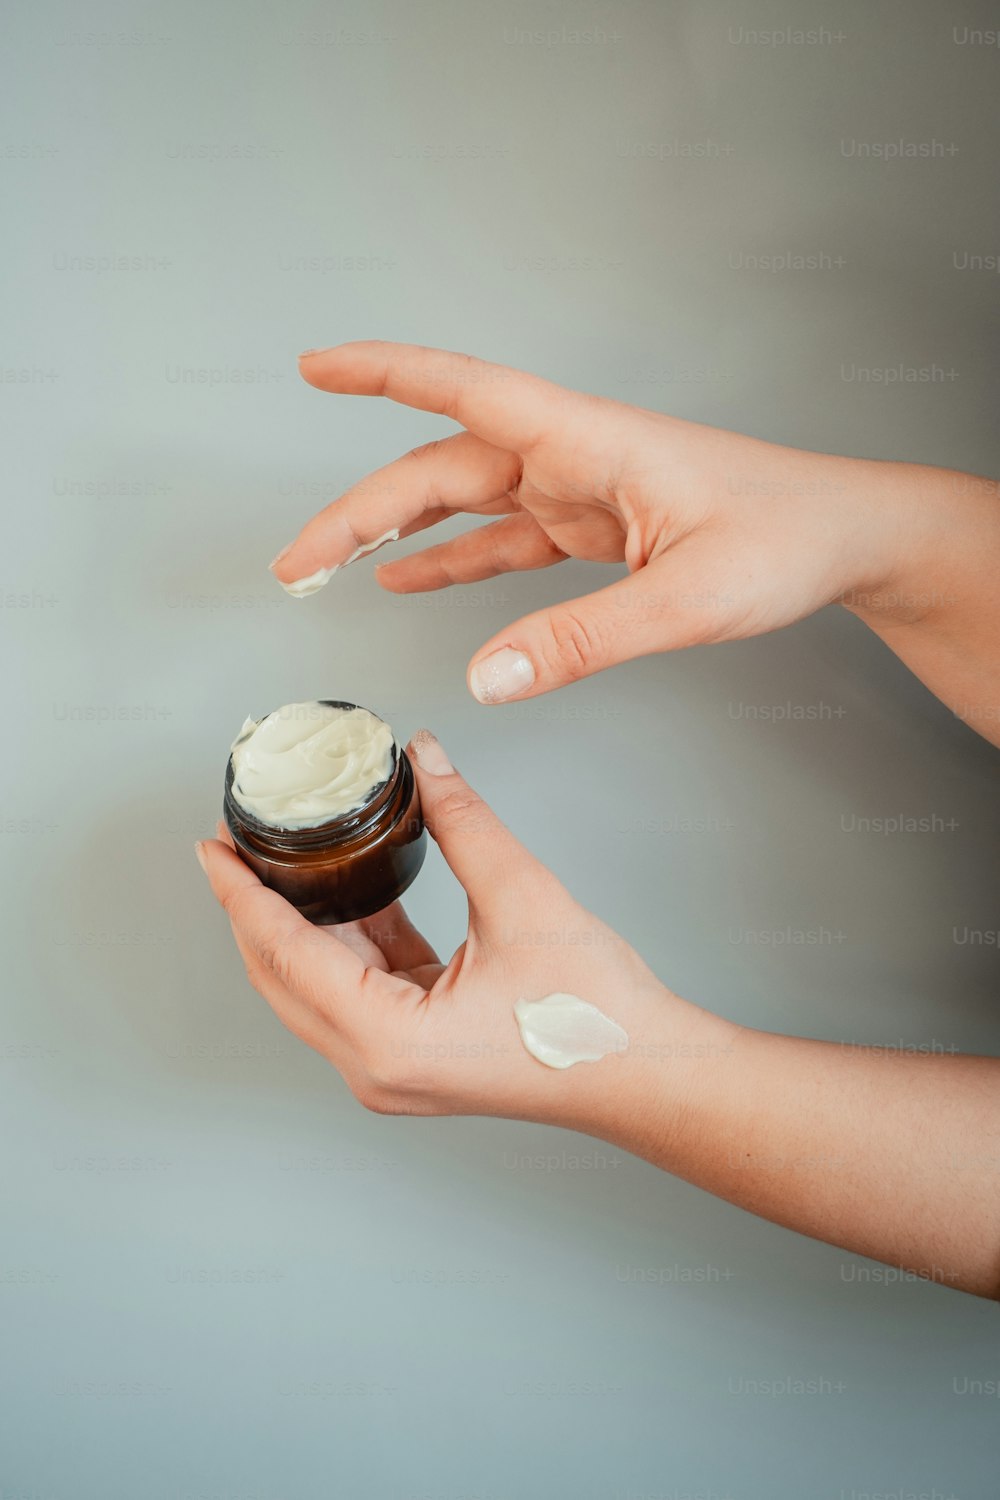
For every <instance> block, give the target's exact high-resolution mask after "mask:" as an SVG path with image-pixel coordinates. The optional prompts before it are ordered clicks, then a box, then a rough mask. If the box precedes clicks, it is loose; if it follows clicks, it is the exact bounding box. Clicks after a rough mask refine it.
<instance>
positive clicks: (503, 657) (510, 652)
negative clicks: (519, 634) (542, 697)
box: [469, 646, 535, 703]
mask: <svg viewBox="0 0 1000 1500" xmlns="http://www.w3.org/2000/svg"><path fill="white" fill-rule="evenodd" d="M534 680H535V669H534V667H533V666H532V665H531V662H530V661H529V660H528V658H527V657H526V656H525V654H524V652H523V651H515V650H514V648H513V647H512V646H503V647H502V648H501V649H500V650H499V651H494V652H493V654H492V656H487V657H485V658H484V660H483V661H477V662H476V665H475V666H474V667H473V669H472V671H471V673H470V674H469V683H470V686H471V687H472V692H473V696H474V697H476V698H478V699H479V702H480V703H503V702H505V701H506V699H508V698H514V697H516V696H517V694H518V693H523V692H524V691H525V690H526V689H527V688H530V686H531V684H532V683H533V682H534Z"/></svg>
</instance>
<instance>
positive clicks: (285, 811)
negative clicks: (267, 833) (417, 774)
mask: <svg viewBox="0 0 1000 1500" xmlns="http://www.w3.org/2000/svg"><path fill="white" fill-rule="evenodd" d="M394 745H395V738H394V736H393V732H392V730H391V729H390V728H389V725H388V724H386V723H385V721H384V720H383V719H380V718H379V717H378V716H377V715H376V714H373V713H369V711H368V709H367V708H336V707H334V706H333V705H331V704H329V703H317V702H313V703H286V704H285V706H284V707H283V708H277V709H275V711H274V713H271V714H267V715H266V717H265V718H263V719H247V721H246V723H245V724H244V725H243V728H242V729H241V730H240V732H239V734H238V735H237V736H236V739H235V740H234V741H233V745H232V750H231V757H232V762H233V784H232V791H233V796H234V797H235V799H236V801H237V802H238V804H239V805H240V807H242V808H244V809H245V810H246V811H247V812H248V813H252V814H253V816H254V817H255V818H258V819H259V820H260V821H261V822H262V823H269V824H271V825H272V826H273V827H275V828H314V827H316V826H317V824H319V823H326V822H328V821H329V820H330V819H331V818H336V817H338V816H339V815H340V814H342V813H348V812H352V811H353V810H354V809H355V808H356V807H360V806H361V805H362V803H364V802H366V801H367V800H368V797H369V796H370V794H371V793H372V792H373V791H374V790H375V788H376V787H377V786H378V785H379V784H380V783H381V782H383V781H386V780H388V778H389V776H390V774H391V772H392V762H393V746H394Z"/></svg>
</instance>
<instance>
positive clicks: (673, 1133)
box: [532, 976, 743, 1169]
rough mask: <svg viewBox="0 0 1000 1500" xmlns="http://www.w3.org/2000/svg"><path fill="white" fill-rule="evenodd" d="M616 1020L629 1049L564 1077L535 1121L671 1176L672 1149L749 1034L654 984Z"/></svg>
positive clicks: (631, 998) (630, 998)
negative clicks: (628, 1154) (607, 1145)
mask: <svg viewBox="0 0 1000 1500" xmlns="http://www.w3.org/2000/svg"><path fill="white" fill-rule="evenodd" d="M609 1009H610V1008H609ZM611 1013H612V1015H613V1018H614V1020H616V1021H617V1022H618V1023H619V1024H620V1025H621V1026H623V1027H624V1029H625V1031H626V1032H627V1034H628V1038H629V1041H628V1047H627V1049H626V1050H625V1051H624V1052H622V1053H621V1054H619V1055H617V1056H611V1057H608V1058H605V1059H603V1060H602V1061H601V1062H600V1063H597V1064H590V1063H587V1064H583V1065H581V1066H578V1067H573V1068H569V1069H567V1070H566V1072H565V1073H563V1074H561V1075H558V1078H559V1081H558V1082H557V1083H555V1085H554V1086H550V1087H549V1088H547V1089H544V1090H539V1096H540V1097H539V1101H538V1110H537V1113H533V1116H532V1117H533V1118H535V1119H537V1120H539V1121H540V1122H542V1123H545V1124H551V1125H559V1126H563V1127H565V1128H569V1129H572V1130H579V1131H582V1132H584V1133H585V1134H587V1135H593V1136H596V1137H598V1138H599V1139H600V1140H605V1141H609V1142H612V1143H613V1144H615V1145H618V1146H621V1147H623V1148H624V1149H625V1150H629V1151H632V1152H634V1153H636V1154H637V1155H641V1156H646V1157H649V1158H651V1159H655V1160H657V1161H658V1164H659V1165H661V1166H666V1167H667V1168H668V1169H669V1168H670V1160H669V1159H668V1158H669V1153H670V1151H671V1145H672V1143H675V1142H677V1141H679V1140H680V1138H681V1136H682V1134H683V1131H684V1130H685V1129H686V1128H687V1122H688V1121H689V1120H690V1119H692V1118H694V1117H696V1116H699V1115H700V1114H701V1113H702V1112H703V1111H704V1107H705V1102H706V1099H708V1098H710V1097H711V1096H712V1094H713V1091H714V1089H715V1088H716V1087H724V1079H725V1078H726V1077H727V1076H728V1073H729V1071H730V1069H731V1067H732V1065H733V1061H734V1058H735V1055H736V1046H735V1039H736V1038H738V1037H739V1036H740V1035H741V1033H742V1031H743V1028H741V1027H739V1026H737V1025H735V1024H734V1023H732V1022H729V1021H726V1020H724V1019H722V1018H721V1017H720V1016H716V1015H713V1014H712V1013H711V1012H710V1011H707V1010H703V1009H701V1007H699V1006H697V1005H692V1004H691V1003H690V1002H689V1001H687V1000H683V999H681V998H680V996H678V995H675V994H674V993H673V992H672V991H671V990H669V989H667V987H666V986H665V985H662V984H660V983H659V982H658V981H656V980H655V979H653V978H652V976H650V980H649V982H646V983H642V984H640V985H638V986H637V987H636V988H635V989H633V990H631V991H630V992H629V993H628V995H623V996H622V997H621V999H620V1001H619V1003H618V1004H617V1005H616V1006H615V1007H614V1008H613V1011H612V1012H611ZM654 1148H655V1149H654ZM665 1153H666V1155H665Z"/></svg>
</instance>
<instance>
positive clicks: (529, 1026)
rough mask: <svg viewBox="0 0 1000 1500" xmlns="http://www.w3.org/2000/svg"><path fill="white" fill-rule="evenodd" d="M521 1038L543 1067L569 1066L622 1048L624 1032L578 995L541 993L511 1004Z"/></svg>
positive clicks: (626, 1036) (616, 1023)
mask: <svg viewBox="0 0 1000 1500" xmlns="http://www.w3.org/2000/svg"><path fill="white" fill-rule="evenodd" d="M514 1015H515V1017H516V1019H517V1025H518V1029H519V1031H520V1033H521V1041H522V1042H523V1043H524V1045H525V1047H526V1048H527V1050H528V1051H529V1052H530V1053H531V1055H532V1057H534V1058H537V1059H538V1061H539V1062H540V1063H544V1064H545V1066H546V1067H547V1068H572V1067H573V1066H574V1064H575V1063H581V1062H599V1061H600V1060H601V1058H602V1057H607V1056H608V1054H609V1053H611V1052H624V1051H625V1049H626V1048H627V1047H628V1033H627V1032H626V1031H624V1030H623V1029H622V1027H621V1026H619V1025H618V1022H617V1021H612V1020H609V1018H608V1017H607V1016H606V1015H605V1014H604V1012H603V1011H600V1010H598V1009H597V1006H596V1005H591V1004H590V1002H589V1001H587V1000H581V999H580V997H579V995H565V994H558V993H557V994H554V995H545V996H544V997H543V998H542V999H541V1000H518V1002H517V1003H516V1005H515V1006H514Z"/></svg>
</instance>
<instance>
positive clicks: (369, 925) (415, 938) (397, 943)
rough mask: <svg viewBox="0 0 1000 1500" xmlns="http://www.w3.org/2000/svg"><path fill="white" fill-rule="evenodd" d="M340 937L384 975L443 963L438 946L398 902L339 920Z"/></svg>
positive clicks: (336, 931)
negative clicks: (373, 912)
mask: <svg viewBox="0 0 1000 1500" xmlns="http://www.w3.org/2000/svg"><path fill="white" fill-rule="evenodd" d="M335 933H336V936H337V939H338V941H339V942H341V943H345V944H346V945H347V947H348V948H350V949H351V950H352V952H354V953H356V954H357V955H358V956H359V958H361V959H363V960H364V962H365V964H366V965H367V966H368V967H369V968H373V969H381V970H382V972H383V973H384V974H393V973H401V972H404V971H405V972H406V973H409V972H410V970H411V969H416V968H420V967H421V966H423V965H426V964H440V960H439V958H438V956H437V954H436V953H435V952H434V949H433V948H432V947H431V946H430V944H429V943H428V942H427V941H426V939H425V938H424V937H423V936H422V935H421V934H420V933H419V932H418V931H417V929H416V928H415V927H414V926H413V924H412V923H411V922H410V920H409V918H408V917H407V915H406V913H405V912H404V911H403V908H402V906H400V904H399V902H398V901H394V902H393V904H392V905H391V906H387V907H386V908H385V910H384V911H380V912H376V913H375V914H374V916H370V917H361V918H360V919H359V920H357V921H355V922H342V923H338V924H337V926H336V928H335Z"/></svg>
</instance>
